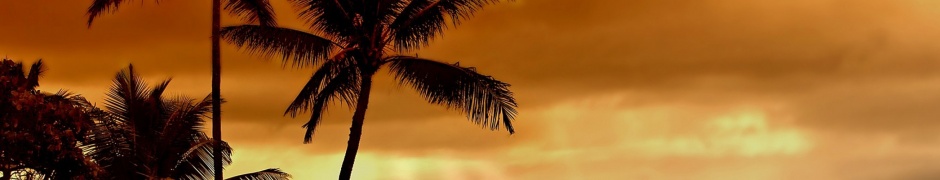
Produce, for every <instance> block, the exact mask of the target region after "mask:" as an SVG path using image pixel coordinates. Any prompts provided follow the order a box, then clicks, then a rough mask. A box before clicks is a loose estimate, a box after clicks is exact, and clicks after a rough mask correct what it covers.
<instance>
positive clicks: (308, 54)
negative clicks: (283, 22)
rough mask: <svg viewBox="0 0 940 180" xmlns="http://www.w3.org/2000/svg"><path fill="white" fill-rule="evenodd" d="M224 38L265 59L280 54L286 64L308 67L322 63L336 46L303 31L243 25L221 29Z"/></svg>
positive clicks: (329, 41)
mask: <svg viewBox="0 0 940 180" xmlns="http://www.w3.org/2000/svg"><path fill="white" fill-rule="evenodd" d="M221 34H222V38H224V39H225V40H226V41H229V42H230V43H232V44H235V45H236V46H238V47H240V48H246V49H248V50H249V51H251V52H252V53H254V54H259V55H262V56H271V55H275V54H277V55H280V56H281V57H282V58H283V59H284V64H288V63H290V64H292V65H294V66H296V67H305V66H308V65H314V64H317V63H320V62H321V61H323V60H324V59H326V58H327V56H328V55H329V54H330V51H332V50H333V49H334V48H335V47H336V46H334V44H335V43H333V41H331V40H329V39H326V38H323V37H320V36H317V35H314V34H310V33H306V32H303V31H298V30H293V29H288V28H281V27H267V26H259V25H240V26H229V27H225V28H222V32H221Z"/></svg>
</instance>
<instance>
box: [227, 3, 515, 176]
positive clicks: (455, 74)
mask: <svg viewBox="0 0 940 180" xmlns="http://www.w3.org/2000/svg"><path fill="white" fill-rule="evenodd" d="M291 2H292V3H293V4H294V5H295V6H296V7H298V8H300V9H302V10H301V12H300V16H301V17H302V18H304V19H306V20H308V21H309V23H310V24H311V26H312V29H313V30H315V31H317V32H318V34H313V33H308V32H304V31H300V30H294V29H288V28H282V27H274V26H259V25H240V26H230V27H225V28H223V29H222V32H221V33H222V37H223V38H225V39H226V41H229V42H231V43H233V44H235V45H237V46H239V47H242V48H246V49H248V50H250V51H251V52H252V53H256V54H260V55H275V54H276V55H280V56H282V57H283V59H284V63H285V64H288V63H289V64H292V65H294V66H298V67H307V66H316V65H319V68H318V69H317V70H316V71H315V72H314V74H313V76H312V77H311V78H310V80H309V81H308V82H307V84H306V85H305V86H304V87H303V89H301V91H300V93H299V94H298V95H297V98H296V99H295V100H294V101H293V102H292V103H291V104H290V106H289V107H288V109H287V111H286V112H285V115H287V114H290V115H291V116H296V115H297V114H298V113H303V112H306V111H312V116H311V117H310V121H309V122H307V123H306V124H305V125H304V127H305V128H307V132H306V135H305V136H304V142H305V143H309V142H310V141H311V138H312V134H313V131H314V130H315V129H316V127H317V124H318V123H319V122H320V119H321V118H320V117H321V116H322V113H324V112H326V108H327V106H326V105H327V104H328V103H329V102H330V101H333V100H339V101H342V102H345V103H346V104H348V105H350V107H352V106H353V105H355V107H356V110H355V112H354V115H353V118H352V127H351V128H350V133H349V142H348V145H347V149H346V155H345V157H344V159H343V164H342V168H341V171H340V176H339V178H340V179H349V178H350V176H351V174H352V167H353V163H354V162H355V158H356V153H357V151H358V149H359V141H360V137H361V135H362V126H363V120H364V119H365V114H366V109H367V106H368V103H369V93H370V90H371V89H372V77H373V75H374V74H375V72H376V71H377V70H379V69H380V68H382V67H385V66H388V67H389V68H390V72H391V73H392V74H394V76H395V77H396V79H398V80H399V81H400V83H402V84H409V85H411V86H412V87H414V88H415V89H417V90H418V92H419V93H420V94H421V95H422V96H424V97H425V98H426V99H427V100H428V101H430V102H431V103H434V104H439V105H443V106H446V107H449V108H452V109H458V110H460V111H463V112H464V113H466V114H467V116H468V118H469V119H470V120H471V121H473V122H474V123H476V124H480V125H482V126H484V127H489V128H490V129H491V130H496V129H499V128H500V125H502V126H504V127H505V128H506V130H508V131H509V133H510V134H512V133H514V130H513V127H512V124H511V121H512V119H513V118H514V116H515V114H516V110H515V108H516V102H515V100H514V98H513V97H512V93H511V92H510V91H509V89H508V88H509V84H507V83H503V82H500V81H498V80H496V79H494V78H492V77H490V76H486V75H482V74H480V73H478V72H477V71H476V69H474V68H472V67H463V66H460V65H459V64H451V63H444V62H440V61H435V60H430V59H425V58H419V57H417V55H415V56H409V55H404V52H406V51H412V50H416V49H418V48H420V47H422V46H426V45H427V44H428V43H429V42H430V41H431V40H432V39H433V38H434V37H435V36H436V35H439V34H441V33H443V30H444V29H445V28H446V27H447V23H448V22H452V23H454V25H456V24H457V23H459V22H460V21H461V20H465V19H467V18H469V17H471V16H472V14H473V13H474V12H475V11H477V10H479V9H481V8H482V7H483V6H485V5H488V4H493V3H497V2H499V0H375V1H361V0H359V1H356V0H332V1H329V0H292V1H291Z"/></svg>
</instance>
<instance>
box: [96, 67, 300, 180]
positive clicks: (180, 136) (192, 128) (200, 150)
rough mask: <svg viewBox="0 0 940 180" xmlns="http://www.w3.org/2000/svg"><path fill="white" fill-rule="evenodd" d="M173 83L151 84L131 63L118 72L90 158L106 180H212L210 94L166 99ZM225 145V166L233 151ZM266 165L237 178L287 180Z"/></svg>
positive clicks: (286, 176) (285, 175)
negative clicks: (207, 121)
mask: <svg viewBox="0 0 940 180" xmlns="http://www.w3.org/2000/svg"><path fill="white" fill-rule="evenodd" d="M169 83H170V81H169V80H165V81H163V82H161V83H159V84H157V86H154V87H149V86H148V85H147V84H146V83H145V82H143V81H142V80H141V79H140V77H138V76H137V75H136V74H135V73H134V68H133V66H130V67H128V68H127V70H123V71H121V72H120V73H118V74H117V76H115V79H114V84H113V85H112V86H111V90H110V92H108V94H107V99H106V102H107V103H106V110H98V112H96V115H95V116H96V117H98V119H99V121H98V123H97V124H98V128H97V129H96V130H95V133H94V135H93V136H92V142H91V145H92V147H93V148H92V151H91V153H89V156H90V157H91V158H92V159H94V160H95V162H97V163H98V164H99V165H100V166H101V167H102V168H103V169H104V172H105V173H104V177H103V179H211V178H212V177H214V174H213V168H214V166H215V164H213V163H211V162H212V159H213V157H215V156H214V155H213V154H212V152H213V151H212V150H213V146H212V144H213V143H212V142H215V141H214V140H213V139H211V138H209V136H207V135H206V134H205V133H203V132H202V127H203V125H204V123H205V118H208V114H209V111H210V109H211V108H212V105H211V98H209V97H207V98H205V99H203V100H200V101H196V100H194V99H190V98H186V97H177V98H165V97H164V95H163V93H164V91H165V90H166V88H167V85H169ZM222 144H223V149H222V152H223V155H222V156H221V157H219V158H221V159H223V160H224V164H223V165H225V164H228V163H230V162H231V157H230V156H231V153H232V149H231V148H230V147H228V145H227V144H225V143H224V142H222ZM287 178H289V175H287V174H286V173H284V172H281V171H280V170H278V169H268V170H264V171H259V172H256V173H250V174H245V175H240V176H236V177H233V179H287Z"/></svg>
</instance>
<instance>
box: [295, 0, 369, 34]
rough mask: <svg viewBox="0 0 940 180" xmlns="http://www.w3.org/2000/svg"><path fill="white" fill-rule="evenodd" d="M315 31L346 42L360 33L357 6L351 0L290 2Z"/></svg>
mask: <svg viewBox="0 0 940 180" xmlns="http://www.w3.org/2000/svg"><path fill="white" fill-rule="evenodd" d="M290 2H291V4H293V5H294V8H295V9H298V10H299V11H300V18H302V19H305V20H306V21H307V23H309V24H310V25H311V27H313V29H314V30H316V31H320V32H325V33H327V34H328V35H330V36H333V37H334V38H336V39H337V40H340V41H344V40H345V39H347V38H349V37H351V36H353V34H356V33H357V32H358V31H357V30H356V24H359V22H361V19H357V18H356V15H355V14H356V13H355V12H354V10H355V7H356V6H355V5H354V4H353V1H350V0H290Z"/></svg>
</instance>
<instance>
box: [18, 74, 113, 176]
mask: <svg viewBox="0 0 940 180" xmlns="http://www.w3.org/2000/svg"><path fill="white" fill-rule="evenodd" d="M43 71H44V67H43V64H42V61H41V60H40V61H37V62H36V63H33V64H32V66H30V69H29V72H28V73H26V71H25V70H24V65H23V64H22V63H16V62H13V61H12V60H9V59H3V60H0V171H2V172H3V177H2V178H0V179H4V180H6V179H10V178H11V177H12V176H14V175H13V174H14V173H28V175H26V176H32V177H38V178H44V179H94V178H95V177H96V169H97V167H96V166H95V164H94V163H92V162H90V161H89V160H88V159H87V158H86V157H85V156H84V154H83V152H82V149H83V148H84V147H85V146H86V145H87V144H88V142H87V141H88V139H87V138H86V137H87V135H88V133H90V132H91V130H92V129H93V128H94V122H93V120H92V118H91V116H90V115H89V114H88V113H87V112H89V110H90V109H88V108H87V107H90V106H89V105H88V102H87V101H85V99H84V98H82V97H81V96H77V95H73V94H70V93H68V92H65V91H59V92H58V93H55V94H50V93H46V92H40V91H39V90H37V89H36V87H38V86H39V77H41V75H42V72H43ZM21 175H22V174H21Z"/></svg>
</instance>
